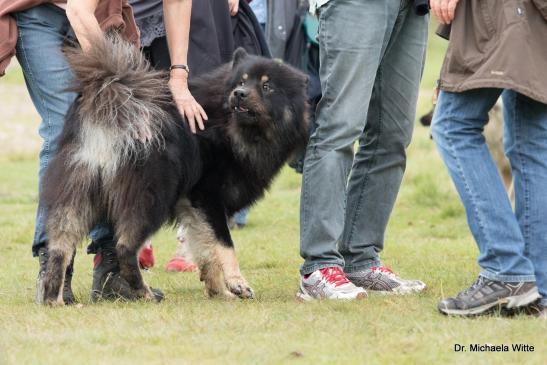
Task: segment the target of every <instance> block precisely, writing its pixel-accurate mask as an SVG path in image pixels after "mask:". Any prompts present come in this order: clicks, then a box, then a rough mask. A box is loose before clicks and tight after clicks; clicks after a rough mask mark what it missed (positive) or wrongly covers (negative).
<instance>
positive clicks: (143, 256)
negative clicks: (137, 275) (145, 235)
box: [139, 241, 156, 270]
mask: <svg viewBox="0 0 547 365" xmlns="http://www.w3.org/2000/svg"><path fill="white" fill-rule="evenodd" d="M155 262H156V260H155V259H154V249H153V248H152V242H150V241H147V242H146V243H145V244H144V247H143V248H142V249H141V251H140V252H139V265H140V267H141V269H144V270H146V269H150V268H151V267H154V263H155Z"/></svg>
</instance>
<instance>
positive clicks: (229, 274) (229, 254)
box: [216, 245, 254, 299]
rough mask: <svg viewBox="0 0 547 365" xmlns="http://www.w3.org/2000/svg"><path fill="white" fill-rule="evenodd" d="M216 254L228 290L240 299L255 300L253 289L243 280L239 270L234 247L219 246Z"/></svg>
mask: <svg viewBox="0 0 547 365" xmlns="http://www.w3.org/2000/svg"><path fill="white" fill-rule="evenodd" d="M216 252H217V256H218V258H219V261H220V263H221V266H222V272H223V273H224V283H225V284H226V286H227V287H228V290H230V292H232V293H234V294H235V295H237V296H238V297H240V298H245V299H252V298H254V292H253V289H252V288H251V287H250V286H249V284H248V283H247V280H245V278H243V276H242V275H241V271H240V270H239V263H238V262H237V257H236V253H235V250H234V249H233V248H232V247H225V246H221V245H218V246H217V247H216Z"/></svg>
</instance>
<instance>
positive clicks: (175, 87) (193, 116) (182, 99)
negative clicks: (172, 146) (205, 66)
mask: <svg viewBox="0 0 547 365" xmlns="http://www.w3.org/2000/svg"><path fill="white" fill-rule="evenodd" d="M174 71H175V70H173V71H171V78H170V79H169V88H170V89H171V93H172V94H173V100H174V101H175V104H176V105H177V108H178V110H179V112H180V114H181V115H183V116H184V117H185V118H186V121H187V122H188V125H189V126H190V130H191V131H192V133H196V123H197V125H198V127H199V129H200V130H203V129H205V126H204V125H203V122H204V121H206V120H207V114H206V113H205V110H203V108H202V107H201V105H199V103H198V102H197V101H196V99H194V97H193V96H192V94H191V93H190V90H188V80H187V75H186V76H183V75H182V74H178V75H177V74H176V73H174ZM181 71H182V72H184V73H186V71H184V70H181Z"/></svg>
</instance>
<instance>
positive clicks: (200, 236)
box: [178, 199, 234, 298]
mask: <svg viewBox="0 0 547 365" xmlns="http://www.w3.org/2000/svg"><path fill="white" fill-rule="evenodd" d="M178 208H179V212H181V214H180V220H181V223H182V225H183V226H184V227H185V229H186V233H187V239H188V247H189V249H190V252H191V253H192V257H193V259H194V260H195V263H196V264H197V265H198V268H199V272H200V280H201V281H203V282H204V283H205V290H206V292H207V295H208V296H209V297H216V296H224V297H227V298H233V297H234V295H233V294H232V293H231V292H230V291H229V290H227V289H226V285H224V282H223V281H222V263H221V262H220V261H219V255H218V253H217V250H216V248H217V246H219V243H218V241H217V239H216V236H215V234H214V232H213V230H212V229H211V226H210V225H209V224H208V223H207V222H206V220H205V217H204V216H203V214H202V213H201V212H200V211H199V210H197V209H195V208H193V207H192V206H191V205H190V202H189V201H188V200H186V199H183V200H181V201H180V202H179V207H178Z"/></svg>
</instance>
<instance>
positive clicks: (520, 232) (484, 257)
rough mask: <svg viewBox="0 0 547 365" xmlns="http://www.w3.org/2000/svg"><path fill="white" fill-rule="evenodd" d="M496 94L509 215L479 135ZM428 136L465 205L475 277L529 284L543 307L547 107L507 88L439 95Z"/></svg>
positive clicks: (546, 299) (546, 286) (546, 295)
mask: <svg viewBox="0 0 547 365" xmlns="http://www.w3.org/2000/svg"><path fill="white" fill-rule="evenodd" d="M500 95H501V96H502V99H503V106H504V122H505V132H504V146H505V153H506V155H507V157H508V159H509V161H510V163H511V168H512V170H513V178H514V188H515V210H514V211H513V208H512V207H511V202H510V201H509V198H508V196H507V193H506V192H505V189H504V185H503V182H502V179H501V177H500V175H499V173H498V171H497V169H496V165H495V164H494V161H493V160H492V157H491V155H490V152H489V151H488V148H487V146H486V143H485V139H484V137H483V135H482V131H483V128H484V125H485V124H486V123H487V121H488V111H489V110H490V109H491V108H492V106H493V105H494V104H495V103H496V100H497V99H498V97H499V96H500ZM432 134H433V138H434V140H435V142H436V144H437V149H438V150H439V153H440V155H441V157H442V159H443V161H444V163H445V164H446V167H447V168H448V171H449V173H450V176H451V177H452V180H453V181H454V184H455V185H456V189H457V190H458V193H459V195H460V197H461V199H462V202H463V205H464V206H465V211H466V214H467V221H468V224H469V228H470V230H471V233H472V234H473V237H474V238H475V241H476V242H477V245H478V247H479V251H480V254H479V258H478V263H479V266H480V267H481V273H480V274H481V275H482V276H484V277H486V278H489V279H492V280H499V281H506V282H516V281H536V283H537V286H538V289H539V292H540V294H541V295H542V297H543V299H542V301H543V303H542V304H544V305H547V105H545V104H542V103H539V102H537V101H534V100H532V99H530V98H528V97H526V96H524V95H522V94H519V93H516V92H514V91H511V90H505V91H504V90H501V89H477V90H470V91H466V92H462V93H449V92H441V93H440V95H439V99H438V102H437V106H436V110H435V115H434V117H433V124H432Z"/></svg>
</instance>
